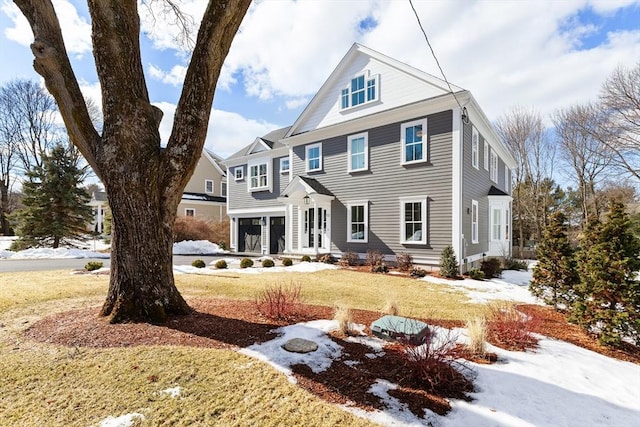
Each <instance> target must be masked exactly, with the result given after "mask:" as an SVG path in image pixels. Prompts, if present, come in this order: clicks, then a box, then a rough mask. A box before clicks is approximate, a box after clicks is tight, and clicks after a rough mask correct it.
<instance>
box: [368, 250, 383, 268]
mask: <svg viewBox="0 0 640 427" xmlns="http://www.w3.org/2000/svg"><path fill="white" fill-rule="evenodd" d="M383 263H384V254H383V253H382V252H380V251H379V250H368V251H367V265H368V266H370V267H372V268H373V267H374V266H376V265H380V264H383Z"/></svg>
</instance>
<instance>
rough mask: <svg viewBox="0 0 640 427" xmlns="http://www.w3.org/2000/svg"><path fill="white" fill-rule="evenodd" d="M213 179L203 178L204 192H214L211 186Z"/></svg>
mask: <svg viewBox="0 0 640 427" xmlns="http://www.w3.org/2000/svg"><path fill="white" fill-rule="evenodd" d="M213 184H214V182H213V180H212V179H205V180H204V192H205V193H207V194H213V193H214V187H213ZM209 188H211V190H209Z"/></svg>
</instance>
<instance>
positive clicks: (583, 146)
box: [552, 104, 613, 223]
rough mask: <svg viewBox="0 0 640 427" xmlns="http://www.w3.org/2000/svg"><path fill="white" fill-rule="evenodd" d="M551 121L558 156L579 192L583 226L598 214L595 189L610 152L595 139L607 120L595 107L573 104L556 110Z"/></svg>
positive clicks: (599, 207)
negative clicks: (555, 135) (568, 168)
mask: <svg viewBox="0 0 640 427" xmlns="http://www.w3.org/2000/svg"><path fill="white" fill-rule="evenodd" d="M552 119H553V123H554V125H555V129H556V134H557V135H558V140H559V141H558V142H559V147H560V153H561V156H562V158H563V159H564V161H565V162H566V163H567V164H568V165H570V167H571V169H572V171H571V172H570V173H568V175H569V177H570V179H572V180H574V181H575V182H576V184H577V188H578V190H579V192H580V197H581V203H582V219H583V221H584V222H585V223H586V222H587V221H588V220H589V218H592V215H595V218H597V217H599V215H600V211H601V206H600V204H599V203H598V198H597V197H596V189H597V186H598V184H599V183H600V181H602V180H603V179H605V178H606V172H607V170H608V169H609V167H610V165H611V161H612V154H613V153H612V151H611V149H609V148H608V146H607V145H604V144H602V141H601V140H600V139H598V138H597V137H596V136H595V135H597V133H598V129H599V128H601V127H602V124H603V123H604V121H605V120H606V117H605V113H604V112H603V111H602V110H601V109H600V108H599V107H598V106H597V105H596V104H584V105H574V106H573V107H569V108H566V109H564V110H559V111H556V112H555V113H554V115H553V118H552Z"/></svg>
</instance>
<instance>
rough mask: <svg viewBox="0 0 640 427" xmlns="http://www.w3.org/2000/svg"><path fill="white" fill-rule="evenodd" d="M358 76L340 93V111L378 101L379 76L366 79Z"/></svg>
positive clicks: (363, 76) (365, 75)
mask: <svg viewBox="0 0 640 427" xmlns="http://www.w3.org/2000/svg"><path fill="white" fill-rule="evenodd" d="M367 74H368V73H365V74H360V75H358V76H355V77H354V78H352V79H351V82H350V83H349V86H347V87H346V88H344V89H342V91H341V92H340V109H341V110H346V109H349V108H353V107H357V106H358V105H362V104H367V103H369V102H374V101H377V100H378V93H379V90H378V86H379V83H380V75H379V74H376V75H374V76H371V77H367Z"/></svg>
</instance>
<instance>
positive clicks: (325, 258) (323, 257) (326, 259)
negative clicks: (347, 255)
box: [316, 254, 336, 264]
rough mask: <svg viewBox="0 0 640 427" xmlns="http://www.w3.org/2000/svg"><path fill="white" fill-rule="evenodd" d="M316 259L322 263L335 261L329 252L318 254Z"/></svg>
mask: <svg viewBox="0 0 640 427" xmlns="http://www.w3.org/2000/svg"><path fill="white" fill-rule="evenodd" d="M316 261H317V262H321V263H323V264H334V263H335V262H336V260H335V259H333V257H332V256H331V254H323V255H318V258H317V259H316Z"/></svg>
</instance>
